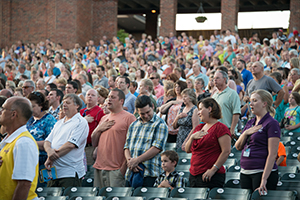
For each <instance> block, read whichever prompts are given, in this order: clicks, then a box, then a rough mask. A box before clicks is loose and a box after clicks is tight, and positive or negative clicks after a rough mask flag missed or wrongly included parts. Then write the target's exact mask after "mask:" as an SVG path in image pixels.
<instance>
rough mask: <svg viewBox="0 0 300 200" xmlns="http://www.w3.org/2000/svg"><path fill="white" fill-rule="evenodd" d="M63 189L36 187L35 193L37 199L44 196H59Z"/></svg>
mask: <svg viewBox="0 0 300 200" xmlns="http://www.w3.org/2000/svg"><path fill="white" fill-rule="evenodd" d="M63 191H64V188H63V187H38V188H37V189H36V190H35V192H36V194H37V195H38V196H39V197H46V196H61V195H62V194H63Z"/></svg>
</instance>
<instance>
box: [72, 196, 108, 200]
mask: <svg viewBox="0 0 300 200" xmlns="http://www.w3.org/2000/svg"><path fill="white" fill-rule="evenodd" d="M104 199H105V197H101V196H94V197H93V196H92V197H91V196H73V197H71V198H70V199H69V200H104Z"/></svg>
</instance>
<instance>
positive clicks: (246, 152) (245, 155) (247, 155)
mask: <svg viewBox="0 0 300 200" xmlns="http://www.w3.org/2000/svg"><path fill="white" fill-rule="evenodd" d="M243 156H244V157H249V156H250V149H248V148H247V149H246V150H245V151H244V153H243Z"/></svg>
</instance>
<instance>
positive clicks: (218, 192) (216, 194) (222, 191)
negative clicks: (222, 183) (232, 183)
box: [208, 188, 251, 200]
mask: <svg viewBox="0 0 300 200" xmlns="http://www.w3.org/2000/svg"><path fill="white" fill-rule="evenodd" d="M250 196H251V190H248V189H239V188H213V189H211V190H210V191H209V194H208V198H209V199H236V200H249V199H250Z"/></svg>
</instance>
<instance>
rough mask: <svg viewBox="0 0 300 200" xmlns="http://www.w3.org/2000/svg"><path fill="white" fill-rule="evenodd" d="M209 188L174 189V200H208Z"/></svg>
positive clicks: (172, 192) (172, 195)
mask: <svg viewBox="0 0 300 200" xmlns="http://www.w3.org/2000/svg"><path fill="white" fill-rule="evenodd" d="M208 190H209V189H208V188H190V187H186V188H174V189H173V190H172V191H171V194H170V197H172V198H187V199H206V198H207V195H208Z"/></svg>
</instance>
